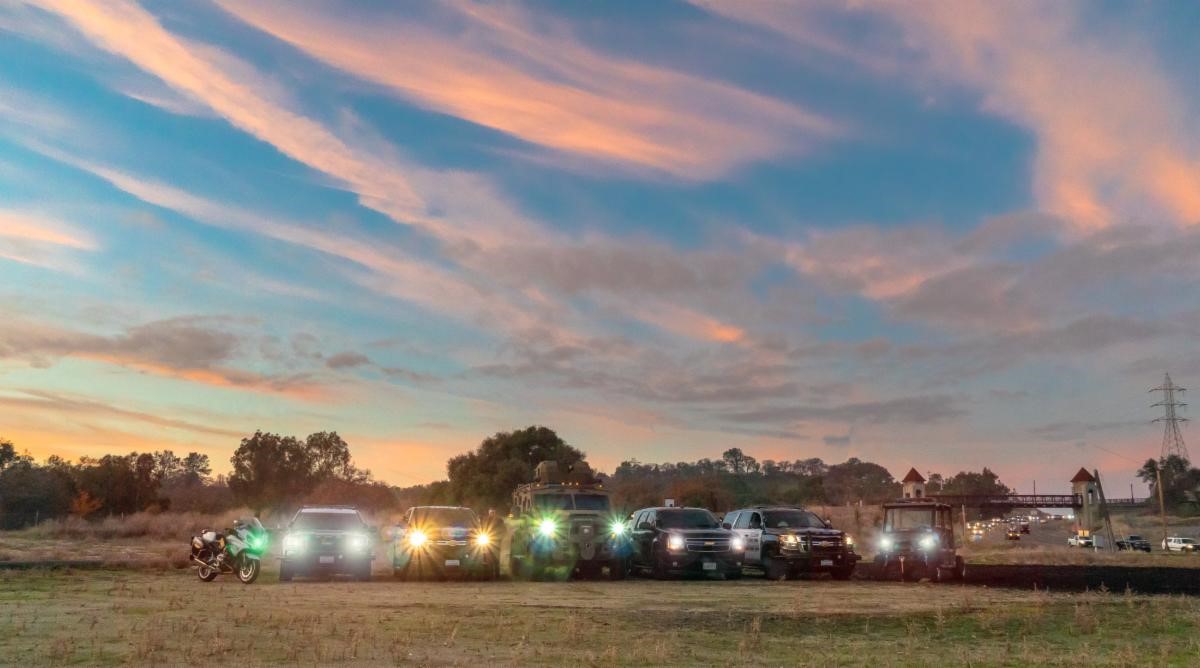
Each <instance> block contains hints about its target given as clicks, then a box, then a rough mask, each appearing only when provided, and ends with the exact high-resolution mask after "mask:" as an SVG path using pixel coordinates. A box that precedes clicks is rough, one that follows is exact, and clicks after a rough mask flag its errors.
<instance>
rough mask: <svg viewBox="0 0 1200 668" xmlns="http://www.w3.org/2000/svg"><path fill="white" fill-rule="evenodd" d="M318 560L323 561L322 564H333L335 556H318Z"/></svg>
mask: <svg viewBox="0 0 1200 668" xmlns="http://www.w3.org/2000/svg"><path fill="white" fill-rule="evenodd" d="M317 561H318V563H322V564H332V563H333V557H318V559H317Z"/></svg>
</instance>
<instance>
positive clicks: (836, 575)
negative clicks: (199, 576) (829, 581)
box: [829, 566, 854, 581]
mask: <svg viewBox="0 0 1200 668" xmlns="http://www.w3.org/2000/svg"><path fill="white" fill-rule="evenodd" d="M829 574H830V575H832V576H833V579H834V580H839V581H845V580H849V579H850V577H851V576H852V575H854V567H853V566H843V567H841V568H835V569H833V570H832V571H830V573H829Z"/></svg>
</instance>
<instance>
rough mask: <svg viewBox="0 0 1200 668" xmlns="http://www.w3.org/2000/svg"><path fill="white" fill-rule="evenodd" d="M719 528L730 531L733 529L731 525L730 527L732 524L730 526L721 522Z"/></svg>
mask: <svg viewBox="0 0 1200 668" xmlns="http://www.w3.org/2000/svg"><path fill="white" fill-rule="evenodd" d="M721 528H722V529H732V528H733V525H732V524H730V523H729V522H722V523H721Z"/></svg>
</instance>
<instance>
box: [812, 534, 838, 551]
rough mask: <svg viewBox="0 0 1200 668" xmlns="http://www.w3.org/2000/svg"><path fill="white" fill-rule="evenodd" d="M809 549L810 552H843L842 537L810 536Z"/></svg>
mask: <svg viewBox="0 0 1200 668" xmlns="http://www.w3.org/2000/svg"><path fill="white" fill-rule="evenodd" d="M808 549H809V551H810V552H841V551H842V539H841V537H836V538H814V537H809V539H808Z"/></svg>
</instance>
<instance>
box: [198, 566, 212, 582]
mask: <svg viewBox="0 0 1200 668" xmlns="http://www.w3.org/2000/svg"><path fill="white" fill-rule="evenodd" d="M196 577H198V578H200V581H201V582H212V581H213V580H216V579H217V571H216V569H213V568H209V567H208V566H196Z"/></svg>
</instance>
